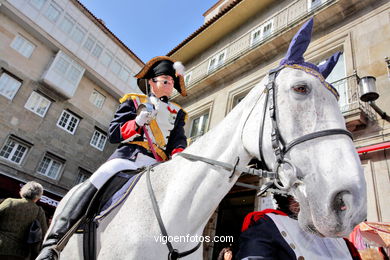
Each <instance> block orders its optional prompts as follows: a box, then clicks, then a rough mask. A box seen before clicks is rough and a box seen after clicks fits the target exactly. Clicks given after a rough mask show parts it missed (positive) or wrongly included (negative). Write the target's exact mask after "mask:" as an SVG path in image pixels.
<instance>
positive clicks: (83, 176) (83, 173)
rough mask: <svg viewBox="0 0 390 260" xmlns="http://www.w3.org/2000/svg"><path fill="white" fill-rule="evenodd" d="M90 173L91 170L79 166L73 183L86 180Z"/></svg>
mask: <svg viewBox="0 0 390 260" xmlns="http://www.w3.org/2000/svg"><path fill="white" fill-rule="evenodd" d="M91 175H92V173H91V172H89V171H87V170H84V169H83V168H79V174H78V175H77V178H76V181H75V182H74V185H77V184H80V183H82V182H84V181H85V180H87V179H88V178H89V177H90V176H91Z"/></svg>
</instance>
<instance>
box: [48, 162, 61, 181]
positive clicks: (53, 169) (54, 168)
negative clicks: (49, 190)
mask: <svg viewBox="0 0 390 260" xmlns="http://www.w3.org/2000/svg"><path fill="white" fill-rule="evenodd" d="M60 167H61V164H60V163H59V162H56V161H54V160H52V164H51V166H50V168H49V171H48V172H47V176H48V177H50V178H53V179H56V178H57V174H58V172H59V171H60Z"/></svg>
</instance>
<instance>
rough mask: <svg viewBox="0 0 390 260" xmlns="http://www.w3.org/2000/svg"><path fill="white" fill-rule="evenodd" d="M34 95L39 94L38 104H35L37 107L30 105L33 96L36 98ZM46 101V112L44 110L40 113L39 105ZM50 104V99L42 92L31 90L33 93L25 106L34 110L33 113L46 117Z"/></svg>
mask: <svg viewBox="0 0 390 260" xmlns="http://www.w3.org/2000/svg"><path fill="white" fill-rule="evenodd" d="M33 95H35V96H38V101H37V102H36V104H35V106H36V107H37V108H36V109H34V108H31V107H28V104H29V102H30V103H31V102H32V98H34V97H33ZM45 101H46V102H48V104H47V106H46V108H45V110H44V112H43V113H42V114H40V113H39V112H38V110H39V107H40V105H41V104H42V102H45ZM50 105H51V101H50V99H48V98H46V97H45V96H44V95H42V94H40V93H39V92H37V91H33V92H31V94H30V96H29V97H28V99H27V101H26V103H25V104H24V108H26V109H27V110H30V111H31V112H33V113H35V114H37V115H38V116H40V117H42V118H43V117H45V115H46V113H47V111H48V110H49V107H50Z"/></svg>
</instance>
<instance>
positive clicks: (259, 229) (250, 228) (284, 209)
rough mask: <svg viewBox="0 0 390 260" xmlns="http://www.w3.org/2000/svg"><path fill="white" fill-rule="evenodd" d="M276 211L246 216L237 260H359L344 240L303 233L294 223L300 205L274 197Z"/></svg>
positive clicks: (287, 197) (284, 198) (278, 196)
mask: <svg viewBox="0 0 390 260" xmlns="http://www.w3.org/2000/svg"><path fill="white" fill-rule="evenodd" d="M274 198H275V200H276V202H277V204H278V209H277V210H274V209H266V210H263V211H258V212H252V213H249V214H248V215H247V216H246V217H245V219H244V223H243V226H242V230H241V231H242V233H241V235H240V241H239V251H238V253H237V255H236V259H239V260H256V259H264V260H292V259H294V260H296V259H299V260H303V259H316V260H321V259H323V260H325V259H340V260H341V259H343V260H344V259H353V260H360V259H361V258H360V255H359V252H358V251H357V249H356V248H355V247H354V246H353V244H352V243H351V242H349V241H348V240H347V239H343V238H323V237H319V236H317V235H314V234H311V233H308V232H306V231H303V230H302V229H301V228H300V227H299V225H298V221H297V215H298V213H299V203H298V202H297V201H295V199H294V198H293V197H292V196H289V195H287V196H285V195H279V194H274Z"/></svg>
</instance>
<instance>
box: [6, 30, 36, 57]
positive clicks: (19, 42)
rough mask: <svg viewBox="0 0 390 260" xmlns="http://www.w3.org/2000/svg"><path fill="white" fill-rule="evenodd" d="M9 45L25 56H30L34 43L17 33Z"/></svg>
mask: <svg viewBox="0 0 390 260" xmlns="http://www.w3.org/2000/svg"><path fill="white" fill-rule="evenodd" d="M11 47H12V48H13V49H14V50H16V51H17V52H19V53H20V54H22V55H23V56H24V57H26V58H30V57H31V54H32V53H33V51H34V49H35V45H34V44H33V43H32V42H30V41H29V40H27V39H26V38H24V37H22V36H20V35H17V36H16V37H15V39H14V40H13V41H12V43H11Z"/></svg>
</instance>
